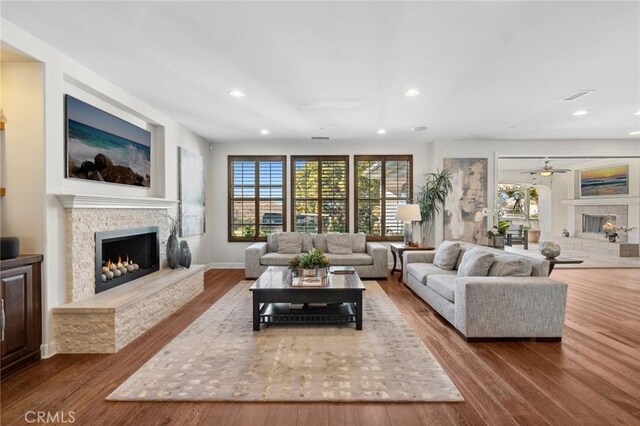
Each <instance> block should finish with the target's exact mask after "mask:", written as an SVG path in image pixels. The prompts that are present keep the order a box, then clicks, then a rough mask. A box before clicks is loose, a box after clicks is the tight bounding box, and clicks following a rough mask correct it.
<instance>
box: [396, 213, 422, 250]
mask: <svg viewBox="0 0 640 426" xmlns="http://www.w3.org/2000/svg"><path fill="white" fill-rule="evenodd" d="M396 220H397V221H401V222H404V245H405V246H409V245H411V241H412V229H411V222H419V221H421V220H422V215H421V214H420V206H419V205H417V204H401V205H399V206H398V210H396Z"/></svg>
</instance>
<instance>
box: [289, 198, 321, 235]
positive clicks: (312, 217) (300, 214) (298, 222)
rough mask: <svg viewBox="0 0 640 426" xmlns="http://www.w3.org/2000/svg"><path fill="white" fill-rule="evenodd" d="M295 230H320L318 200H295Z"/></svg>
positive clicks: (313, 231)
mask: <svg viewBox="0 0 640 426" xmlns="http://www.w3.org/2000/svg"><path fill="white" fill-rule="evenodd" d="M294 230H295V231H299V232H312V233H317V232H318V202H317V201H299V200H296V201H295V222H294Z"/></svg>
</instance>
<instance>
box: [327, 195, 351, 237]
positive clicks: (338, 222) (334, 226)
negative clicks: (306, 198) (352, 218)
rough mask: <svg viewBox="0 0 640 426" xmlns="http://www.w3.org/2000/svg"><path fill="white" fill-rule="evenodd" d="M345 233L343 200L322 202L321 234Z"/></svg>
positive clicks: (345, 220) (345, 205)
mask: <svg viewBox="0 0 640 426" xmlns="http://www.w3.org/2000/svg"><path fill="white" fill-rule="evenodd" d="M346 231H347V202H346V201H345V200H331V201H322V232H323V233H325V234H326V233H329V232H346Z"/></svg>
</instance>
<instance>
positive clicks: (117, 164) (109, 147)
mask: <svg viewBox="0 0 640 426" xmlns="http://www.w3.org/2000/svg"><path fill="white" fill-rule="evenodd" d="M65 121H66V126H65V128H66V149H67V178H70V179H83V180H90V181H94V182H107V183H117V184H122V185H134V186H144V187H151V133H150V132H149V131H148V130H146V129H143V128H141V127H138V126H136V125H134V124H132V123H129V122H128V121H125V120H123V119H121V118H118V117H116V116H114V115H111V114H109V113H108V112H105V111H102V110H101V109H99V108H96V107H94V106H92V105H89V104H88V103H86V102H83V101H81V100H79V99H76V98H74V97H73V96H70V95H65Z"/></svg>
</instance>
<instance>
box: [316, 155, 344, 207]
mask: <svg viewBox="0 0 640 426" xmlns="http://www.w3.org/2000/svg"><path fill="white" fill-rule="evenodd" d="M347 179H348V176H347V162H346V161H342V160H338V161H333V160H329V161H323V162H322V197H323V198H346V197H347Z"/></svg>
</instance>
